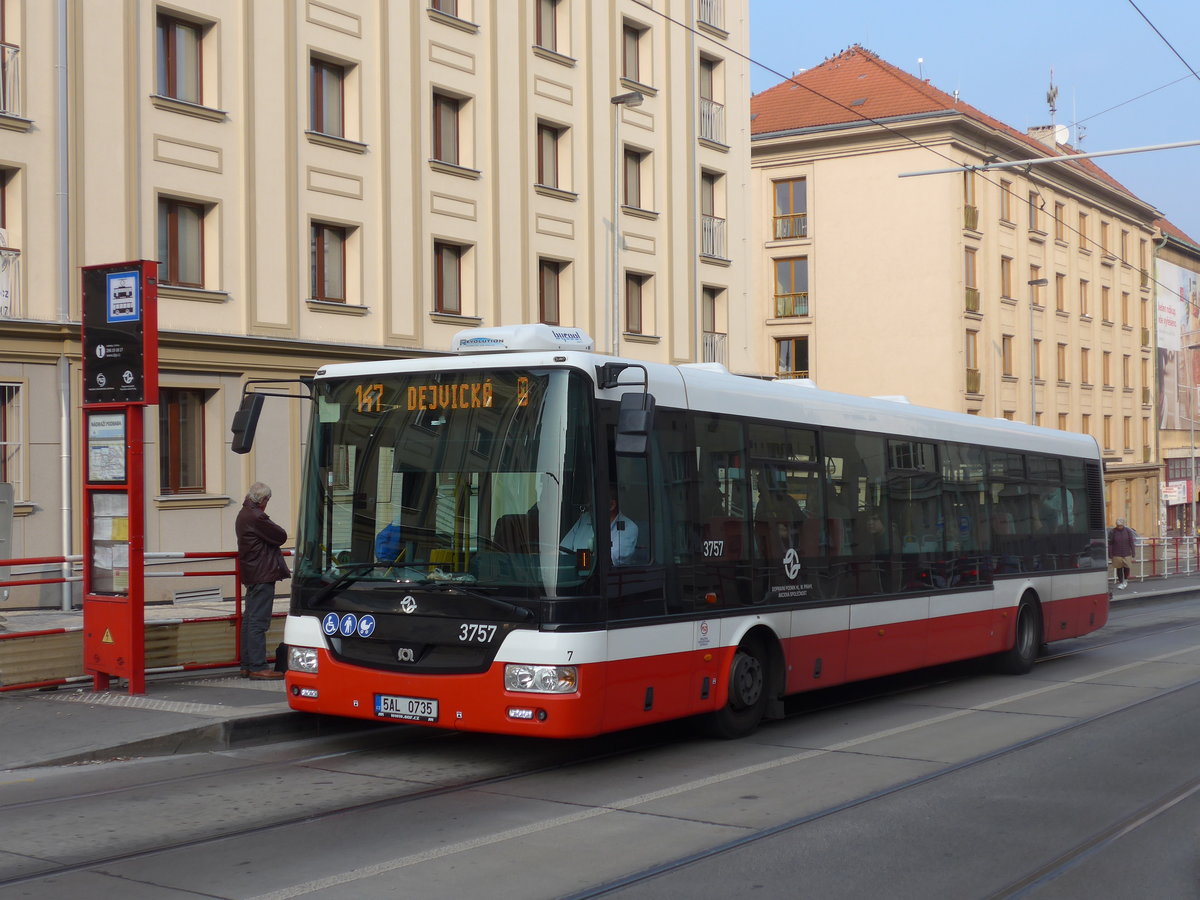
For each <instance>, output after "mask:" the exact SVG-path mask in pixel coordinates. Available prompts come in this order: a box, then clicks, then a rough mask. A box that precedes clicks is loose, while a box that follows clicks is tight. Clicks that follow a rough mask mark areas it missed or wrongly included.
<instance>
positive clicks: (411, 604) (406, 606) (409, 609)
mask: <svg viewBox="0 0 1200 900" xmlns="http://www.w3.org/2000/svg"><path fill="white" fill-rule="evenodd" d="M416 611H417V598H416V597H414V596H413V595H412V594H408V595H407V596H405V598H404V599H403V600H401V601H400V612H402V613H405V614H407V615H410V616H411V615H412V614H413V613H415V612H416Z"/></svg>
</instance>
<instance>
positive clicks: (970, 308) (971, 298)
mask: <svg viewBox="0 0 1200 900" xmlns="http://www.w3.org/2000/svg"><path fill="white" fill-rule="evenodd" d="M965 303H966V309H967V312H979V288H973V287H969V288H967V289H966V297H965Z"/></svg>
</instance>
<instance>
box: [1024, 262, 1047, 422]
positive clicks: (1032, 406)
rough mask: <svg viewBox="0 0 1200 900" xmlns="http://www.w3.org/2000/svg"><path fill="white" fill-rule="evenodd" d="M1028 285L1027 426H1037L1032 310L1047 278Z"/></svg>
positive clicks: (1034, 280) (1034, 342) (1035, 280)
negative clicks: (1038, 291) (1039, 290)
mask: <svg viewBox="0 0 1200 900" xmlns="http://www.w3.org/2000/svg"><path fill="white" fill-rule="evenodd" d="M1026 283H1027V284H1028V285H1029V288H1030V291H1029V424H1030V425H1036V424H1037V342H1036V341H1034V339H1033V309H1034V307H1035V306H1036V305H1037V304H1035V303H1034V302H1033V301H1034V299H1035V298H1036V297H1037V289H1038V288H1040V287H1045V286H1046V285H1048V284H1049V283H1050V279H1049V278H1034V279H1032V280H1031V281H1028V282H1026Z"/></svg>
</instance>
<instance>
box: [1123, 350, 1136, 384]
mask: <svg viewBox="0 0 1200 900" xmlns="http://www.w3.org/2000/svg"><path fill="white" fill-rule="evenodd" d="M1132 375H1133V366H1132V359H1131V358H1130V356H1129V354H1128V353H1126V354H1124V355H1123V356H1122V357H1121V387H1123V388H1124V389H1125V390H1127V391H1131V390H1133V382H1132V381H1131V376H1132Z"/></svg>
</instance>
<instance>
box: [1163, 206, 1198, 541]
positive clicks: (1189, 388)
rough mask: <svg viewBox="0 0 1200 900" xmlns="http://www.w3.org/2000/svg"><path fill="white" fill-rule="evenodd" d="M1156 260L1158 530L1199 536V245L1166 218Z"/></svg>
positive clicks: (1165, 532)
mask: <svg viewBox="0 0 1200 900" xmlns="http://www.w3.org/2000/svg"><path fill="white" fill-rule="evenodd" d="M1155 224H1156V225H1157V226H1158V228H1159V232H1160V234H1161V237H1160V239H1159V241H1158V242H1157V245H1156V247H1157V252H1156V253H1155V264H1154V291H1155V295H1156V298H1157V299H1156V307H1157V310H1158V321H1157V329H1156V331H1157V350H1158V365H1157V370H1158V392H1157V393H1158V401H1159V402H1158V427H1159V432H1158V433H1159V440H1160V442H1161V445H1162V455H1163V466H1164V472H1163V489H1162V491H1161V494H1160V497H1161V501H1162V504H1161V510H1160V525H1161V533H1163V534H1170V535H1192V534H1200V516H1197V502H1196V500H1197V498H1196V487H1195V486H1196V485H1197V483H1200V478H1198V477H1197V476H1198V475H1200V463H1198V462H1197V460H1196V458H1195V456H1196V442H1197V430H1198V429H1200V243H1197V242H1196V240H1195V239H1193V238H1191V237H1189V236H1188V235H1186V234H1184V233H1183V232H1182V231H1180V230H1179V229H1178V228H1176V227H1175V226H1174V225H1173V224H1171V223H1170V222H1168V221H1167V220H1165V219H1160V220H1159V221H1158V222H1157V223H1155Z"/></svg>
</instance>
